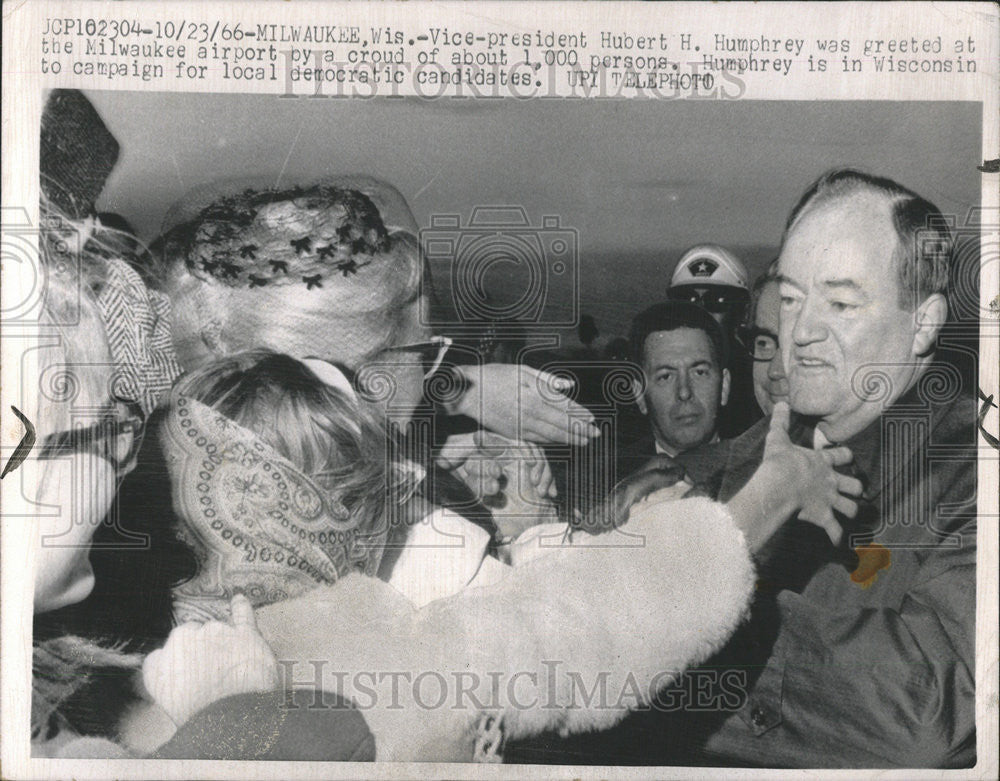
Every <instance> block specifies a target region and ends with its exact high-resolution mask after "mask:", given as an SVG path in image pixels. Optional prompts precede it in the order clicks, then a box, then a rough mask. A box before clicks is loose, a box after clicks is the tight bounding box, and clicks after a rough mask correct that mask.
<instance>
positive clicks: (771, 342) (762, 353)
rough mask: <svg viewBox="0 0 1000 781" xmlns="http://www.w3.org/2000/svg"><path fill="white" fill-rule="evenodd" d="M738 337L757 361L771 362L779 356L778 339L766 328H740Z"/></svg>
mask: <svg viewBox="0 0 1000 781" xmlns="http://www.w3.org/2000/svg"><path fill="white" fill-rule="evenodd" d="M738 335H739V337H740V341H741V342H742V343H743V346H744V347H745V348H746V350H747V352H748V353H750V357H751V358H753V360H755V361H760V362H764V361H771V360H773V359H774V356H775V355H777V354H778V337H777V335H776V334H773V333H771V332H770V331H768V330H766V329H764V328H740V329H739V332H738Z"/></svg>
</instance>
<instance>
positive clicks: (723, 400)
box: [719, 369, 730, 407]
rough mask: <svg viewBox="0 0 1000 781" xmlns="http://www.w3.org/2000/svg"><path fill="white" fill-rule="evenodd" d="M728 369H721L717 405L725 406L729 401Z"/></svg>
mask: <svg viewBox="0 0 1000 781" xmlns="http://www.w3.org/2000/svg"><path fill="white" fill-rule="evenodd" d="M729 381H730V376H729V369H723V370H722V395H721V396H719V406H720V407H725V406H726V404H728V403H729Z"/></svg>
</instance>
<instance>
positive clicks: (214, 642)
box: [142, 594, 280, 726]
mask: <svg viewBox="0 0 1000 781" xmlns="http://www.w3.org/2000/svg"><path fill="white" fill-rule="evenodd" d="M231 608H232V619H231V622H230V623H228V624H227V623H224V622H222V621H209V622H207V623H205V624H196V623H193V622H192V623H186V624H181V625H180V626H178V627H176V628H175V629H174V630H173V631H172V632H171V633H170V637H168V638H167V642H166V645H164V646H163V648H160V649H159V650H157V651H153V652H152V653H151V654H150V655H149V656H147V657H146V659H145V661H144V662H143V665H142V681H143V684H144V685H145V687H146V690H147V691H148V692H149V694H150V696H151V697H152V698H153V700H154V701H155V702H156V704H157V705H159V706H160V707H161V708H163V710H164V711H166V712H167V715H168V716H170V718H171V719H172V720H173V722H174V723H175V724H177V725H178V726H180V725H181V724H183V723H184V722H186V721H187V720H188V719H189V718H190V717H191V716H193V715H194V714H195V713H197V712H198V711H199V710H201V709H202V708H204V707H205V706H207V705H210V704H211V703H213V702H215V701H216V700H220V699H222V698H223V697H228V696H230V695H233V694H242V693H244V692H254V691H271V690H273V689H276V688H278V685H279V682H280V680H279V675H278V662H277V660H276V659H275V657H274V654H273V653H272V651H271V648H270V646H268V644H267V643H266V642H265V641H264V638H263V637H262V636H261V634H260V632H259V631H258V630H257V622H256V620H255V618H254V612H253V606H252V605H251V604H250V601H249V600H248V599H247V598H246V597H245V596H243V595H242V594H238V595H236V596H235V597H233V601H232V606H231Z"/></svg>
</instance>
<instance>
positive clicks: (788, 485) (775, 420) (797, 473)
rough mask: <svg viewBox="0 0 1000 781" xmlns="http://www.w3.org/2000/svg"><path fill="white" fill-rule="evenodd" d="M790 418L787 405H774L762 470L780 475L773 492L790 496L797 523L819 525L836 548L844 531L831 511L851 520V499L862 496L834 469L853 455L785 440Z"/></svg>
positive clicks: (850, 479) (853, 483) (853, 508)
mask: <svg viewBox="0 0 1000 781" xmlns="http://www.w3.org/2000/svg"><path fill="white" fill-rule="evenodd" d="M790 416H791V415H790V409H789V407H788V404H787V403H786V402H779V403H778V404H776V405H775V406H774V412H772V414H771V428H770V430H769V431H768V434H767V439H766V440H765V441H764V461H763V463H762V464H761V467H762V468H763V467H765V466H767V467H771V468H773V470H774V474H776V475H780V477H781V480H780V483H778V484H777V485H775V486H774V490H776V491H786V492H789V493H790V495H791V497H790V498H791V500H792V502H793V505H794V506H795V507H796V508H798V518H799V520H802V521H808V522H809V523H813V524H815V525H816V526H819V527H820V528H821V529H823V530H824V531H825V532H826V533H827V535H828V536H829V537H830V541H831V542H832V543H833V544H834V545H836V544H838V543H839V542H840V538H841V537H842V536H843V528H842V527H841V525H840V523H839V522H838V521H837V519H836V517H835V515H834V511H836V512H838V513H840V514H841V515H844V516H846V517H848V518H853V517H854V515H855V514H856V513H857V503H856V502H855V501H854V499H853V498H852V497H857V496H859V495H860V494H861V490H862V485H861V481H860V480H858V479H857V478H854V477H850V476H848V475H842V474H840V473H839V472H837V471H836V470H834V467H836V466H843V465H845V464H849V463H850V462H851V460H852V458H853V456H852V454H851V451H850V450H849V449H848V448H846V447H831V448H826V449H824V450H810V449H808V448H804V447H799V446H798V445H795V444H793V443H792V441H791V439H789V437H788V425H789V419H790Z"/></svg>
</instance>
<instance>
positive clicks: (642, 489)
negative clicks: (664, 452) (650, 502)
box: [583, 456, 692, 534]
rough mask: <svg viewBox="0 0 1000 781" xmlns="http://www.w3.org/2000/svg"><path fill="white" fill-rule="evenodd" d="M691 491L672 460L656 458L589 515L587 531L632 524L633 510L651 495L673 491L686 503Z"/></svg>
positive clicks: (682, 471) (628, 479)
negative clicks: (630, 514) (666, 490)
mask: <svg viewBox="0 0 1000 781" xmlns="http://www.w3.org/2000/svg"><path fill="white" fill-rule="evenodd" d="M691 487H692V486H691V484H690V483H689V482H687V481H686V480H685V479H684V469H683V467H680V466H678V465H677V463H676V462H675V461H674V460H673V459H672V458H670V457H669V456H656V457H654V458H651V459H649V461H647V462H646V463H645V464H643V466H642V468H640V469H639V470H638V471H636V472H634V473H633V474H631V475H629V476H628V477H626V478H625V479H624V480H621V481H619V482H618V484H617V485H616V486H615V487H614V488H613V489H612V491H611V493H610V494H609V495H608V496H607V497H606V498H605V499H604V500H603V501H602V502H600V503H599V504H598V505H597V506H596V507H595V508H594V509H593V510H591V511H590V512H589V513H588V514H587V517H586V519H585V520H584V522H583V528H584V530H586V531H588V532H591V533H594V534H596V533H599V532H602V531H607V530H608V529H613V528H617V527H619V526H621V525H622V524H624V523H625V522H626V521H627V520H628V516H629V512H630V510H631V509H632V506H633V505H634V504H635V503H636V502H640V501H642V500H643V499H645V498H646V497H647V496H649V495H650V494H652V493H654V492H656V491H661V490H663V489H665V488H672V489H674V492H675V494H676V496H675V497H674V498H677V499H682V498H683V497H684V496H685V494H687V492H688V491H690V490H691ZM664 498H666V497H664Z"/></svg>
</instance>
